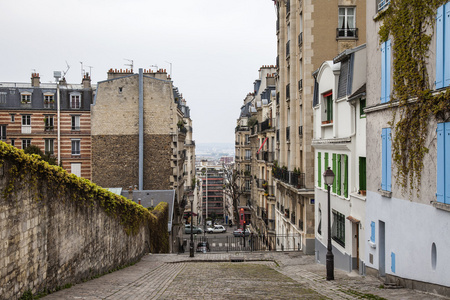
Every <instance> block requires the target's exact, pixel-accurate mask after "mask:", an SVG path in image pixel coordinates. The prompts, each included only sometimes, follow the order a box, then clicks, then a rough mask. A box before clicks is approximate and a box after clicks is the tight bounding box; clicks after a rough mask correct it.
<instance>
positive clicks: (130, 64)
mask: <svg viewBox="0 0 450 300" xmlns="http://www.w3.org/2000/svg"><path fill="white" fill-rule="evenodd" d="M124 59H125V60H128V61H129V62H130V63H129V64H125V66H129V67H131V72H133V60H132V59H128V58H124Z"/></svg>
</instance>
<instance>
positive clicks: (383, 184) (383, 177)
mask: <svg viewBox="0 0 450 300" xmlns="http://www.w3.org/2000/svg"><path fill="white" fill-rule="evenodd" d="M386 148H387V139H386V128H383V129H382V130H381V189H382V190H383V191H386V189H387V184H386V165H387V164H386V160H387V159H386V158H387V153H386Z"/></svg>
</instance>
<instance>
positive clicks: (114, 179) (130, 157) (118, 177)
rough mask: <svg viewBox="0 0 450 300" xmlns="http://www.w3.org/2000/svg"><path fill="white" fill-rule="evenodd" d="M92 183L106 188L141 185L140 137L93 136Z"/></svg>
mask: <svg viewBox="0 0 450 300" xmlns="http://www.w3.org/2000/svg"><path fill="white" fill-rule="evenodd" d="M92 181H93V182H95V183H96V184H98V185H100V186H102V187H105V188H114V187H121V188H124V189H125V188H126V189H128V187H129V186H134V185H137V184H139V136H138V135H137V134H136V135H94V136H92Z"/></svg>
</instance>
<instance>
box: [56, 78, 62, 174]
mask: <svg viewBox="0 0 450 300" xmlns="http://www.w3.org/2000/svg"><path fill="white" fill-rule="evenodd" d="M58 80H59V78H58ZM60 102H61V93H60V90H59V81H57V82H56V110H57V118H58V124H57V126H58V131H57V143H58V166H60V165H61V103H60Z"/></svg>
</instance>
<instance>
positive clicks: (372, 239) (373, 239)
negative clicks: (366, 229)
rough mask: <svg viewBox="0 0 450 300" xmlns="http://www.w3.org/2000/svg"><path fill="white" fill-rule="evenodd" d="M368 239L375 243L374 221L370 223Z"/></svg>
mask: <svg viewBox="0 0 450 300" xmlns="http://www.w3.org/2000/svg"><path fill="white" fill-rule="evenodd" d="M370 241H371V242H372V243H375V222H374V221H372V222H371V223H370Z"/></svg>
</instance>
